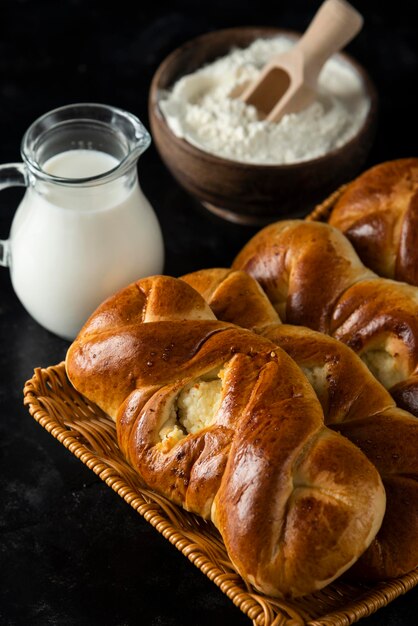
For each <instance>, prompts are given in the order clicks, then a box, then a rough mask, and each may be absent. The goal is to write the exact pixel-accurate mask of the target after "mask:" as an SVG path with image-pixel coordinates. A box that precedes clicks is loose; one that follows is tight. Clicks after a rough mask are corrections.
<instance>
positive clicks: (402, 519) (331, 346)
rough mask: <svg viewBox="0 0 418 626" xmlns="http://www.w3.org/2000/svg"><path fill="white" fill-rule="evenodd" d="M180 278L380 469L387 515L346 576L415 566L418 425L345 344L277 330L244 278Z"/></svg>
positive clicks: (215, 274) (219, 274) (263, 299)
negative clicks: (288, 360)
mask: <svg viewBox="0 0 418 626" xmlns="http://www.w3.org/2000/svg"><path fill="white" fill-rule="evenodd" d="M183 280H185V281H186V282H187V283H188V284H190V285H191V286H193V287H194V288H195V289H196V290H197V291H199V292H200V293H202V295H203V296H204V297H205V299H206V301H207V303H208V304H209V305H210V306H211V308H212V310H213V312H214V313H215V315H216V316H217V317H218V319H221V320H225V321H228V322H235V323H239V324H243V325H247V327H248V328H252V329H253V330H255V331H256V332H258V333H260V334H262V335H263V336H264V337H267V338H268V339H270V340H271V341H272V342H273V343H275V344H276V345H277V346H279V347H280V348H282V349H283V350H285V351H286V352H287V353H288V354H289V355H290V356H291V357H292V359H293V360H294V361H295V362H296V363H297V364H298V365H299V367H300V368H301V369H302V371H303V372H304V374H305V375H306V377H307V378H308V380H309V382H310V383H311V385H312V387H313V388H314V390H315V392H316V394H317V397H318V398H319V400H320V402H321V405H322V408H323V410H324V416H325V423H326V425H327V426H329V427H331V428H333V429H335V430H337V431H338V432H341V433H343V434H344V435H345V436H346V437H348V439H350V440H351V441H353V442H354V443H355V444H356V445H358V446H359V447H360V448H361V449H362V450H363V452H365V454H366V455H367V456H368V457H369V459H370V460H371V461H372V462H373V463H374V465H375V466H376V467H377V469H378V470H379V472H380V474H381V477H382V480H383V484H384V486H385V490H386V497H387V505H386V513H385V517H384V520H383V524H382V527H381V529H380V531H379V532H378V534H377V536H376V538H375V540H374V541H373V542H372V544H371V546H370V547H369V549H368V550H367V551H366V552H365V554H364V555H363V556H362V557H361V558H360V559H359V561H357V563H356V564H355V566H354V567H353V568H352V570H351V572H350V574H351V575H352V576H356V577H357V578H359V577H361V578H366V579H383V578H390V577H395V576H400V575H402V574H405V573H406V572H408V571H410V570H411V569H413V568H414V567H415V566H416V565H417V564H418V420H417V419H416V418H414V417H413V416H412V415H411V414H409V413H407V412H406V411H403V410H401V409H398V408H397V407H396V406H395V403H394V401H393V399H392V398H391V396H390V395H389V393H388V392H387V391H386V390H385V389H384V387H382V385H380V384H379V383H378V381H377V380H376V379H375V378H374V377H373V376H372V374H371V373H370V372H369V370H368V369H367V367H366V366H365V365H364V363H362V361H361V360H360V359H359V358H358V357H357V356H356V355H355V354H354V352H353V351H352V350H350V349H349V348H348V347H347V346H345V345H344V344H342V343H341V342H339V341H337V340H335V339H333V338H331V337H328V336H326V335H324V334H322V333H318V332H316V331H313V330H310V329H308V328H303V327H301V326H290V325H288V324H281V322H280V318H279V316H278V315H277V312H276V311H275V310H274V308H273V307H272V305H271V303H270V302H269V300H268V298H267V296H266V295H265V293H264V292H263V291H262V289H261V288H260V286H259V285H258V284H257V282H256V281H255V280H254V279H252V278H251V277H250V276H249V275H248V274H245V273H244V272H242V271H233V270H227V269H213V270H202V271H199V272H194V273H193V274H188V275H186V276H184V277H183ZM231 303H235V304H234V305H233V306H231Z"/></svg>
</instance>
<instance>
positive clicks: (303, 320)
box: [233, 220, 418, 415]
mask: <svg viewBox="0 0 418 626" xmlns="http://www.w3.org/2000/svg"><path fill="white" fill-rule="evenodd" d="M233 267H234V268H235V269H242V270H245V271H246V272H247V273H249V274H250V275H251V276H253V277H254V278H255V279H256V280H257V281H258V282H259V283H260V285H261V286H262V287H263V289H264V290H265V292H266V294H267V296H268V298H269V299H270V301H271V302H272V304H273V306H274V307H275V309H276V310H277V311H278V312H279V314H280V316H281V318H282V320H283V321H285V322H288V323H290V324H297V325H302V326H307V327H309V328H312V329H313V330H318V331H320V332H323V333H326V334H329V335H331V336H333V337H335V338H336V339H339V340H340V341H342V342H343V343H345V344H347V345H348V346H349V347H350V348H352V349H353V350H354V351H355V352H356V353H357V354H358V355H359V356H360V357H361V358H362V359H363V361H364V362H365V363H366V364H367V365H368V367H369V368H370V370H371V371H372V372H373V374H374V375H375V376H376V378H377V379H378V380H379V381H380V382H381V383H382V384H383V385H384V386H385V387H386V388H387V389H389V390H390V391H391V393H392V394H393V396H394V398H395V399H396V401H397V403H398V405H399V406H401V407H402V408H405V409H407V410H409V411H410V412H412V413H414V415H418V289H417V287H413V286H411V285H407V284H406V283H400V282H397V281H392V280H389V279H384V278H378V277H377V276H376V274H374V273H373V272H372V271H371V270H368V269H367V268H366V267H365V266H364V265H363V264H362V263H361V261H360V259H359V258H358V256H357V254H356V252H355V251H354V248H353V247H352V245H351V244H350V242H349V241H348V239H347V238H346V237H345V236H344V235H343V234H342V233H341V232H340V231H339V230H337V229H336V228H334V227H333V226H330V225H329V224H322V223H319V222H307V221H301V220H285V221H282V222H277V223H276V224H272V225H270V226H267V227H266V228H264V229H263V230H261V231H260V232H259V233H258V234H257V235H255V237H253V239H251V240H250V241H249V242H248V244H247V245H246V246H244V248H243V249H242V250H241V252H240V253H239V254H238V256H237V258H236V259H235V261H234V263H233Z"/></svg>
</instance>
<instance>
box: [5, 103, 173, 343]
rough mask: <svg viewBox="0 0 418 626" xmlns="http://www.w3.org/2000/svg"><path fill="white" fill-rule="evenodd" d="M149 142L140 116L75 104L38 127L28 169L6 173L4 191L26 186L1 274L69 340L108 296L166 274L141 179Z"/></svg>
mask: <svg viewBox="0 0 418 626" xmlns="http://www.w3.org/2000/svg"><path fill="white" fill-rule="evenodd" d="M150 142H151V139H150V136H149V134H148V132H147V131H146V129H145V128H144V126H143V125H142V124H141V122H140V121H139V120H138V119H137V118H136V117H135V116H134V115H132V114H130V113H127V112H125V111H122V110H120V109H116V108H113V107H110V106H107V105H102V104H90V103H86V104H74V105H69V106H65V107H61V108H59V109H55V110H54V111H50V112H49V113H46V114H45V115H44V116H42V117H40V118H39V119H38V120H36V121H35V122H34V123H33V124H32V125H31V126H30V127H29V129H28V130H27V131H26V133H25V135H24V137H23V141H22V147H21V153H22V157H23V163H12V164H9V165H3V166H0V189H2V188H5V187H11V186H16V185H20V186H26V192H25V195H24V197H23V199H22V202H21V203H20V205H19V208H18V210H17V211H16V214H15V216H14V219H13V222H12V227H11V231H10V237H9V239H8V240H7V241H0V265H4V266H8V267H9V268H10V272H11V280H12V284H13V288H14V290H15V292H16V294H17V296H18V298H19V299H20V301H21V302H22V304H23V305H24V307H25V308H26V309H27V311H28V312H29V313H30V314H31V315H32V316H33V317H34V318H35V319H36V320H37V321H38V322H39V323H40V324H41V325H42V326H44V327H45V328H47V329H48V330H50V331H51V332H53V333H55V334H57V335H59V336H61V337H64V338H65V339H70V340H72V339H74V337H75V336H76V334H77V333H78V331H79V330H80V328H81V326H82V325H83V323H84V322H85V321H86V319H87V318H88V316H89V315H90V314H91V313H92V312H93V311H94V309H95V308H96V307H97V306H98V305H99V304H100V303H101V302H102V301H103V300H104V299H105V298H106V297H108V296H109V295H111V294H112V293H114V292H115V291H117V290H118V289H120V288H122V287H124V286H125V285H127V284H128V283H130V282H132V281H134V280H136V279H138V278H140V277H143V276H150V275H153V274H159V273H161V272H162V269H163V262H164V251H163V240H162V235H161V230H160V227H159V224H158V221H157V218H156V216H155V213H154V211H153V209H152V207H151V205H150V204H149V202H148V200H147V199H146V198H145V196H144V194H143V193H142V191H141V188H140V186H139V183H138V176H137V161H138V158H139V156H140V155H141V154H142V153H143V152H144V151H145V150H146V149H147V147H148V146H149V144H150Z"/></svg>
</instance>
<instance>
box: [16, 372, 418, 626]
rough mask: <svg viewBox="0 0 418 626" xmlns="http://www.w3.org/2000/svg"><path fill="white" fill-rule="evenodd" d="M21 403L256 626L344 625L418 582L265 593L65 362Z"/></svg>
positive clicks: (415, 577) (41, 376) (409, 578)
mask: <svg viewBox="0 0 418 626" xmlns="http://www.w3.org/2000/svg"><path fill="white" fill-rule="evenodd" d="M24 402H25V404H26V406H27V407H28V408H29V412H30V413H31V415H32V416H33V417H34V418H35V419H36V421H37V422H39V424H41V426H43V427H44V428H45V429H46V430H47V431H48V432H49V433H50V434H51V435H52V436H53V437H55V438H56V439H58V441H60V442H61V443H62V444H63V445H64V446H65V447H66V448H68V449H69V450H70V452H72V453H73V454H74V455H75V456H76V457H78V458H79V459H80V460H81V461H82V462H83V463H85V464H86V465H87V467H89V468H90V469H91V470H93V472H95V473H96V474H97V475H98V476H99V477H100V478H101V479H102V480H103V481H104V482H106V483H107V484H108V485H109V486H110V487H112V489H114V491H116V493H118V494H119V495H120V496H121V497H122V498H123V499H124V500H126V502H128V503H129V504H130V505H131V506H132V507H133V508H134V509H135V510H136V511H138V513H139V514H140V515H142V516H143V517H144V518H145V519H146V520H147V521H148V522H149V523H150V524H152V525H153V526H154V527H155V528H156V529H157V530H158V532H160V533H161V534H162V535H164V537H165V538H166V539H168V540H169V541H170V542H171V543H172V544H173V545H175V546H176V548H177V549H178V550H180V551H181V552H182V553H183V554H184V555H185V556H187V558H188V559H189V560H190V561H191V562H192V563H194V564H195V565H196V566H197V567H198V568H199V569H200V570H202V572H203V573H204V574H206V576H207V577H208V578H209V579H210V580H212V581H213V582H214V583H215V584H216V585H218V587H220V589H221V590H222V591H223V592H224V593H225V594H226V595H227V596H228V597H229V598H230V599H231V600H232V601H233V602H234V604H235V605H236V606H238V607H239V608H240V609H241V611H243V613H245V614H246V615H248V617H249V618H250V619H252V620H253V623H254V625H257V626H299V625H302V624H308V625H310V626H320V625H322V626H347V625H348V624H353V623H354V622H356V621H357V620H359V619H360V618H362V617H365V616H367V615H370V614H371V613H374V612H375V611H377V610H378V609H379V608H380V607H383V606H385V605H386V604H388V603H389V602H391V601H392V600H394V599H395V598H396V597H398V596H399V595H401V594H403V593H405V592H406V591H408V590H409V589H411V588H412V587H414V586H415V585H417V584H418V569H416V570H414V571H412V572H410V573H409V574H406V575H405V576H402V577H401V578H398V579H396V580H392V581H390V582H388V583H380V584H377V585H373V586H367V585H352V584H347V583H345V582H342V581H337V582H335V583H334V584H332V585H329V586H328V587H326V588H325V589H323V590H321V591H320V592H317V593H315V594H312V595H310V596H307V597H304V598H302V599H299V600H297V601H292V602H288V601H281V600H278V599H276V598H270V597H266V596H262V595H260V594H258V593H256V592H255V591H254V590H253V589H252V588H251V587H250V586H249V585H248V584H246V583H245V582H244V581H243V580H242V579H241V578H240V576H239V575H238V574H237V573H236V571H235V570H234V568H233V566H232V564H231V562H230V560H229V558H228V555H227V554H226V551H225V547H224V545H223V543H222V540H221V538H220V536H219V534H218V533H217V531H216V529H215V528H214V527H213V525H212V524H210V523H208V522H205V521H204V520H202V519H200V518H198V517H196V516H194V515H192V514H190V513H187V512H186V511H183V510H182V509H180V508H178V507H177V506H175V505H173V504H171V503H170V502H169V501H168V500H166V499H165V498H164V497H162V496H159V495H157V494H156V493H154V492H152V491H150V490H149V489H147V488H146V486H145V485H143V484H142V483H141V481H140V478H139V476H138V474H137V473H136V472H135V471H134V470H133V469H132V468H131V467H130V466H129V465H128V463H127V462H126V461H125V459H124V458H123V456H122V453H121V452H120V450H119V448H118V445H117V441H116V431H115V424H114V422H113V421H112V420H111V419H110V418H109V417H107V416H106V415H105V414H104V413H103V411H101V410H100V409H99V408H98V407H97V406H96V405H94V404H92V403H91V402H89V401H88V400H87V399H86V398H84V397H83V396H82V395H80V394H79V393H78V392H76V391H75V390H74V388H73V387H72V385H71V384H70V382H69V381H68V379H67V376H66V373H65V368H64V364H63V363H61V364H60V365H57V366H52V367H48V368H47V369H37V370H35V373H34V376H33V378H32V379H31V380H29V381H27V383H26V385H25V388H24Z"/></svg>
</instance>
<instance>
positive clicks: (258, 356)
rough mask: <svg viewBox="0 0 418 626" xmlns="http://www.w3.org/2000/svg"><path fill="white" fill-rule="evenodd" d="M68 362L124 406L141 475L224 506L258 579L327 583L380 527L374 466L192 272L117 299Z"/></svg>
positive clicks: (124, 425) (227, 536)
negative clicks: (220, 317)
mask: <svg viewBox="0 0 418 626" xmlns="http://www.w3.org/2000/svg"><path fill="white" fill-rule="evenodd" d="M160 304H161V307H160ZM170 305H172V308H173V310H172V312H170ZM66 369H67V373H68V376H69V378H70V380H71V381H72V382H73V384H74V386H75V387H76V389H78V390H79V391H81V392H82V393H83V394H84V395H85V396H87V397H88V398H89V399H90V400H92V401H94V402H96V403H97V404H99V405H100V406H101V407H102V408H103V409H104V410H105V411H107V412H109V413H110V414H111V415H112V416H114V417H115V418H116V422H117V433H118V441H119V445H120V447H121V450H122V451H123V453H124V454H125V455H126V457H127V459H128V460H129V462H130V463H131V464H132V465H133V466H134V467H135V468H136V469H137V471H138V472H139V474H140V475H141V477H142V479H143V480H144V481H145V482H146V483H147V484H148V485H149V486H150V487H151V488H153V489H155V490H156V491H158V492H160V493H162V494H164V495H165V496H166V497H168V498H170V499H171V500H172V501H174V502H175V503H177V504H179V505H181V506H183V507H185V508H186V509H187V510H189V511H192V512H194V513H197V514H199V515H201V516H203V517H204V518H210V519H212V521H213V522H214V523H215V525H216V526H217V528H218V529H219V531H220V533H221V535H222V537H223V539H224V542H225V545H226V548H227V550H228V553H229V555H230V558H231V560H232V562H233V563H234V565H235V567H236V569H237V570H238V572H239V573H240V574H241V575H242V576H243V577H244V578H245V579H246V580H248V581H249V582H250V583H251V584H253V585H254V587H255V588H256V589H258V590H260V591H262V592H265V593H268V594H272V595H282V594H284V595H287V596H299V595H303V594H307V593H310V592H312V591H314V590H315V589H319V588H321V587H323V586H324V585H326V584H327V583H328V582H330V581H331V580H333V579H334V578H336V577H337V576H339V575H340V574H341V573H342V572H344V571H345V570H346V569H347V568H349V567H350V565H351V564H352V563H353V562H354V561H355V560H356V559H357V558H358V557H359V556H360V554H361V553H363V552H364V550H365V549H366V548H367V546H368V545H369V544H370V543H371V541H372V540H373V537H374V536H375V535H376V533H377V531H378V529H379V527H380V524H381V521H382V518H383V514H384V508H385V493H384V489H383V486H382V483H381V480H380V477H379V474H378V473H377V471H376V469H375V468H374V466H373V465H372V464H371V463H370V461H368V460H367V458H366V457H365V455H364V454H363V453H362V452H361V451H360V450H359V449H358V448H357V447H356V446H354V445H353V444H352V443H351V442H349V441H348V439H346V438H345V437H342V436H341V435H340V434H339V433H336V432H334V431H332V430H330V429H328V428H327V427H326V426H325V425H324V417H323V412H322V408H321V405H320V403H319V402H318V400H317V398H316V396H315V393H314V391H313V389H312V387H311V386H310V384H309V383H308V381H307V379H306V378H305V377H304V376H303V375H302V373H301V372H300V370H299V368H298V367H297V365H296V364H295V363H294V362H293V361H292V359H291V358H290V357H289V356H288V355H287V354H286V353H285V352H284V351H283V350H281V349H280V348H277V347H276V346H275V345H274V344H272V343H271V342H270V341H269V340H267V339H265V338H262V337H258V336H257V335H255V334H254V333H252V332H250V331H248V330H244V329H242V328H239V327H237V326H234V325H231V324H228V323H225V322H220V321H216V320H215V318H214V315H213V313H212V312H211V311H210V309H209V307H208V306H207V305H206V303H205V302H204V301H203V299H202V298H201V296H199V295H198V294H197V292H195V291H194V290H193V289H192V288H191V287H189V286H188V285H187V284H186V283H185V282H183V281H180V280H176V279H170V278H167V277H154V278H151V279H144V280H141V281H138V282H137V283H135V284H134V285H131V286H129V287H128V288H127V289H125V290H122V291H121V292H119V293H118V294H116V295H115V296H114V297H112V298H110V299H108V300H107V301H106V302H105V303H104V304H103V305H102V306H101V307H99V309H98V310H97V312H96V313H94V314H93V315H92V317H91V318H90V320H89V321H88V322H87V324H86V325H85V327H84V328H83V329H82V330H81V332H80V334H79V336H78V337H77V339H76V340H75V342H74V343H73V344H72V346H71V347H70V349H69V351H68V353H67V358H66Z"/></svg>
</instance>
